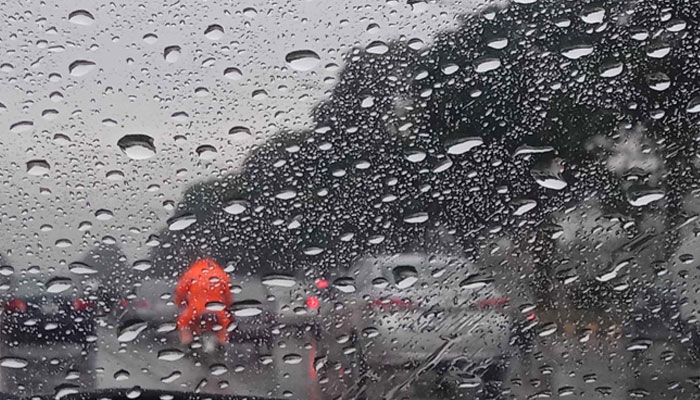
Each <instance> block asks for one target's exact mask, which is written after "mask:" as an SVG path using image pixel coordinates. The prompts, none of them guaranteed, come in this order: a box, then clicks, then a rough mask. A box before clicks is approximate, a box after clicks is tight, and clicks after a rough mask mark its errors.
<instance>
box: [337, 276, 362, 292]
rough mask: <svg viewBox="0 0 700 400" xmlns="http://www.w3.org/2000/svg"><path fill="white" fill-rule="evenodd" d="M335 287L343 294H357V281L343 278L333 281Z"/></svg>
mask: <svg viewBox="0 0 700 400" xmlns="http://www.w3.org/2000/svg"><path fill="white" fill-rule="evenodd" d="M333 287H334V288H336V289H338V290H340V291H341V292H343V293H355V291H356V290H357V288H356V286H355V279H353V278H349V277H341V278H338V279H336V280H335V281H333Z"/></svg>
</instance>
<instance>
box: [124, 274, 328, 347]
mask: <svg viewBox="0 0 700 400" xmlns="http://www.w3.org/2000/svg"><path fill="white" fill-rule="evenodd" d="M302 282H303V283H302ZM176 284H177V281H176V280H174V279H166V278H156V279H148V280H143V281H142V282H139V283H138V285H137V286H136V287H135V288H134V290H133V291H132V292H131V293H129V294H128V295H127V296H126V297H125V298H124V299H123V300H122V302H121V306H120V310H119V318H118V319H119V321H120V324H125V323H129V322H133V321H143V322H146V323H147V324H148V325H149V326H151V327H154V328H155V329H156V330H160V331H161V332H168V331H172V330H174V324H175V321H176V320H177V317H178V315H179V312H180V310H179V308H178V307H177V305H175V304H174V303H173V300H172V299H173V295H172V294H173V291H174V289H175V286H176ZM321 286H323V285H322V284H321ZM326 286H327V285H326ZM315 290H319V289H318V288H317V287H316V283H312V282H308V281H305V280H300V281H297V280H296V279H295V278H294V277H292V276H285V275H275V274H272V275H268V276H265V277H262V278H261V277H259V276H257V275H252V274H251V275H240V274H233V275H232V276H231V292H232V293H233V304H232V306H231V308H230V311H231V313H232V314H233V324H232V326H231V327H229V331H230V337H231V341H233V342H259V343H268V344H269V342H270V340H271V338H272V336H273V335H274V334H280V332H281V330H283V329H294V330H305V329H310V328H307V326H310V327H313V326H314V316H315V315H317V313H316V312H315V311H316V310H317V309H318V308H319V307H320V300H319V297H318V295H317V294H314V293H315V292H314V291H315Z"/></svg>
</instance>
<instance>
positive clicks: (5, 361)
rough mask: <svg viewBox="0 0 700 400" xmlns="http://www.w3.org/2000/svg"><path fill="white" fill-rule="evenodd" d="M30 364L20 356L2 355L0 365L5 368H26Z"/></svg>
mask: <svg viewBox="0 0 700 400" xmlns="http://www.w3.org/2000/svg"><path fill="white" fill-rule="evenodd" d="M28 364H29V362H28V361H27V360H26V359H24V358H20V357H9V356H8V357H2V358H0V367H5V368H14V369H17V368H24V367H26V366H27V365H28Z"/></svg>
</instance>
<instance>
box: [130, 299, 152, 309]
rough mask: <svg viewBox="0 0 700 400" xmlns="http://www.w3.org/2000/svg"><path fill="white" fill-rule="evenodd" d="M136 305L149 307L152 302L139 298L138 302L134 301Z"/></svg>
mask: <svg viewBox="0 0 700 400" xmlns="http://www.w3.org/2000/svg"><path fill="white" fill-rule="evenodd" d="M134 305H135V306H136V307H138V308H148V307H150V306H151V303H149V302H148V301H146V300H139V301H137V302H136V303H134Z"/></svg>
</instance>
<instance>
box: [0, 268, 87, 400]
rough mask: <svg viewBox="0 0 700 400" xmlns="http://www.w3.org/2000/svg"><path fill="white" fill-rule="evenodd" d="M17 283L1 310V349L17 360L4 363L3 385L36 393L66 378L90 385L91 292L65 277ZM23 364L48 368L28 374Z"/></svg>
mask: <svg viewBox="0 0 700 400" xmlns="http://www.w3.org/2000/svg"><path fill="white" fill-rule="evenodd" d="M61 285H65V286H63V287H61ZM12 287H13V289H12V290H11V291H10V292H9V293H8V294H7V295H6V296H4V299H3V309H2V313H1V314H0V352H1V354H2V355H3V357H4V358H5V359H6V360H13V361H12V365H13V366H14V368H2V369H0V383H1V385H0V386H1V387H2V388H1V390H2V391H5V392H7V391H9V392H13V393H23V394H34V393H41V392H42V391H46V390H52V389H53V387H54V386H55V385H58V384H63V383H66V382H70V383H71V384H75V385H77V386H78V387H80V388H84V389H91V388H92V387H93V386H94V383H95V380H94V372H95V371H94V360H95V357H96V354H95V352H94V351H92V350H93V349H91V346H92V344H93V343H95V342H96V340H97V323H96V320H95V315H96V307H95V304H94V303H93V302H92V301H91V300H89V299H88V294H87V292H86V291H85V290H83V288H81V287H78V286H72V285H71V286H70V287H69V286H68V281H66V280H64V278H53V279H50V280H49V281H48V284H47V285H41V286H40V285H35V284H34V282H22V283H16V282H15V283H14V284H13V285H12ZM59 289H62V290H60V291H59ZM22 365H24V366H26V368H31V370H33V371H38V370H41V371H44V373H43V374H40V375H32V374H30V375H27V374H26V373H23V371H24V369H23V368H19V367H21V366H22Z"/></svg>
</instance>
